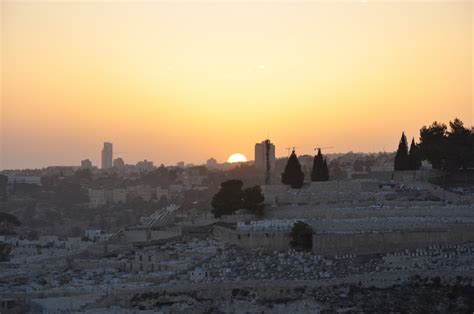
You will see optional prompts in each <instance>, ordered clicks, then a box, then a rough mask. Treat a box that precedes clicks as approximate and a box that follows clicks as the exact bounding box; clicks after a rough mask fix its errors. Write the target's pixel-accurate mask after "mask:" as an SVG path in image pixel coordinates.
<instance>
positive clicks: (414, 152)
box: [408, 138, 421, 170]
mask: <svg viewBox="0 0 474 314" xmlns="http://www.w3.org/2000/svg"><path fill="white" fill-rule="evenodd" d="M408 161H409V166H410V170H418V169H420V167H421V158H420V152H419V149H418V146H417V145H416V144H415V139H414V138H413V139H412V140H411V145H410V152H409V153H408Z"/></svg>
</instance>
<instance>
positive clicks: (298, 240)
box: [290, 221, 313, 251]
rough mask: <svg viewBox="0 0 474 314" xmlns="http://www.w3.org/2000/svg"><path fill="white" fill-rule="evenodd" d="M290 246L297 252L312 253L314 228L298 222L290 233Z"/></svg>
mask: <svg viewBox="0 0 474 314" xmlns="http://www.w3.org/2000/svg"><path fill="white" fill-rule="evenodd" d="M290 237H291V242H290V245H291V247H292V248H294V249H295V250H302V251H311V249H312V247H313V228H311V226H310V225H308V224H307V223H304V222H302V221H298V222H296V223H295V224H294V225H293V228H292V229H291V233H290Z"/></svg>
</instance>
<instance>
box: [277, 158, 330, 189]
mask: <svg viewBox="0 0 474 314" xmlns="http://www.w3.org/2000/svg"><path fill="white" fill-rule="evenodd" d="M311 181H313V182H314V181H329V168H328V164H327V161H326V159H325V158H324V157H323V154H322V153H321V149H318V154H317V155H316V156H314V159H313V169H312V171H311ZM281 182H282V183H283V184H285V185H289V186H291V187H292V188H294V189H299V188H301V187H302V186H303V184H304V172H303V170H302V169H301V164H300V162H299V160H298V157H297V156H296V153H295V151H294V150H293V151H292V152H291V155H290V157H289V158H288V161H287V163H286V166H285V170H284V171H283V173H282V174H281Z"/></svg>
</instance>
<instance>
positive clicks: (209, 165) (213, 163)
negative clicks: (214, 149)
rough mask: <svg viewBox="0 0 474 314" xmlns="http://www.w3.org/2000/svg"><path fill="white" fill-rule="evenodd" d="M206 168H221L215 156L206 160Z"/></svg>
mask: <svg viewBox="0 0 474 314" xmlns="http://www.w3.org/2000/svg"><path fill="white" fill-rule="evenodd" d="M206 168H207V169H217V168H219V164H218V163H217V160H216V159H215V158H212V157H211V158H209V159H208V160H207V161H206Z"/></svg>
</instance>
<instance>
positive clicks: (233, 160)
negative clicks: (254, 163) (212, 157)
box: [227, 153, 247, 164]
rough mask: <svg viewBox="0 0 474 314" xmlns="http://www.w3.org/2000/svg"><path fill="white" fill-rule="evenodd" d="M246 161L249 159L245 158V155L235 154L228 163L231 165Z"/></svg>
mask: <svg viewBox="0 0 474 314" xmlns="http://www.w3.org/2000/svg"><path fill="white" fill-rule="evenodd" d="M246 161H247V157H245V156H244V155H242V154H240V153H235V154H232V155H230V157H229V159H228V160H227V162H230V163H231V164H233V163H236V162H246Z"/></svg>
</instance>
